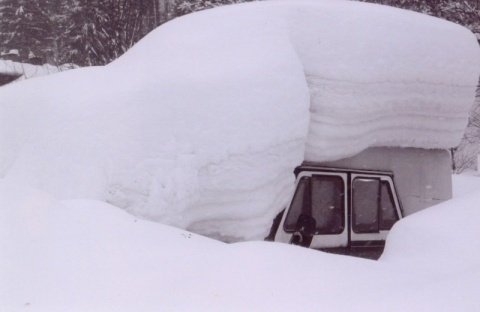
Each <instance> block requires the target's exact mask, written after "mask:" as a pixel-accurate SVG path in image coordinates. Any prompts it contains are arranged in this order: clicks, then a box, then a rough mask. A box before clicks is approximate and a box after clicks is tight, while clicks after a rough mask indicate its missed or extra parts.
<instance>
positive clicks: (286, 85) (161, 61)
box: [0, 0, 480, 242]
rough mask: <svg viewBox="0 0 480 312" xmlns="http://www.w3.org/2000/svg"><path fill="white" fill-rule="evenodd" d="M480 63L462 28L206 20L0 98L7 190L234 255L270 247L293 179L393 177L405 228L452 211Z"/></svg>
mask: <svg viewBox="0 0 480 312" xmlns="http://www.w3.org/2000/svg"><path fill="white" fill-rule="evenodd" d="M478 51H479V49H478V43H477V40H476V38H475V36H474V35H473V34H472V33H471V32H470V31H469V30H467V29H466V28H463V27H461V26H459V25H456V24H453V23H449V22H446V21H443V20H440V19H436V18H433V17H429V16H425V15H422V14H417V13H412V12H408V11H404V10H399V9H394V8H390V7H384V6H379V5H374V4H366V3H360V2H354V1H329V0H325V1H261V2H259V3H249V4H241V5H238V6H237V5H234V6H227V7H221V8H217V9H213V10H206V11H203V12H199V13H195V14H191V15H187V16H184V17H181V18H178V19H175V20H173V21H171V22H169V23H166V24H164V25H162V26H161V27H159V28H158V29H156V30H155V31H153V32H152V33H150V34H149V35H147V36H146V37H145V38H144V39H143V40H141V41H140V42H139V43H138V44H137V45H135V46H134V47H133V48H132V49H131V50H129V51H128V52H127V53H126V54H125V55H123V56H122V57H120V58H119V59H118V60H116V61H114V62H113V63H111V64H109V65H107V66H105V67H92V68H83V69H77V70H74V71H69V72H64V73H60V74H58V75H50V76H48V77H41V78H38V79H32V80H29V81H25V82H20V83H15V84H11V85H8V86H5V87H2V88H1V89H0V127H1V128H0V129H1V136H0V176H1V177H2V178H5V179H7V180H10V181H14V182H17V183H20V184H24V185H31V186H33V187H36V188H39V189H42V190H44V191H46V192H47V193H50V194H52V196H55V197H57V198H60V199H66V198H90V199H97V200H103V201H107V202H109V203H111V204H113V205H115V206H117V207H120V208H122V209H124V210H126V211H128V212H130V213H132V214H134V215H136V216H138V217H142V218H146V219H150V220H154V221H157V222H161V223H165V224H169V225H172V226H176V227H179V228H182V229H187V230H189V231H192V232H195V233H199V234H202V235H206V236H209V237H213V238H216V239H219V240H222V241H226V242H236V241H243V240H262V239H263V238H264V237H265V236H266V235H267V234H268V231H269V229H270V227H271V223H272V220H273V219H274V218H275V216H276V215H277V214H278V213H279V212H280V211H281V210H282V209H284V208H285V207H287V206H288V205H289V202H290V201H291V199H292V194H293V192H294V188H295V175H294V173H293V171H294V168H295V167H297V166H299V165H301V164H302V163H303V162H304V161H308V162H314V163H316V164H322V165H323V166H327V167H334V168H335V167H338V168H342V166H341V164H345V165H346V166H345V167H346V169H355V170H364V169H368V170H378V171H389V172H393V173H394V178H393V179H394V181H395V183H396V184H398V185H397V188H398V193H399V200H400V202H401V203H402V207H403V209H404V213H405V215H408V214H410V213H412V212H414V211H415V210H417V209H416V208H415V207H417V204H418V203H421V204H422V205H423V206H424V207H426V206H429V205H431V204H433V203H438V202H440V201H442V200H445V199H447V198H449V197H450V196H451V177H450V176H449V174H447V173H448V172H449V167H448V166H447V165H446V163H447V161H446V160H445V159H446V158H445V156H444V151H445V150H447V149H448V148H451V147H453V146H456V145H457V144H458V142H459V140H460V139H461V137H462V134H463V132H464V129H465V126H466V123H467V115H468V109H469V107H470V106H471V104H472V103H473V99H474V95H475V89H476V85H477V81H478V74H479V68H480V57H479V53H478ZM408 148H412V149H418V150H417V152H415V153H414V154H417V155H418V156H419V157H420V156H421V155H427V154H425V153H428V151H430V150H432V151H435V150H436V151H437V154H438V155H437V154H435V152H432V153H433V154H431V155H430V154H428V155H430V156H428V157H426V159H425V160H423V161H422V160H420V158H418V160H417V158H410V157H409V158H408V162H407V163H406V164H405V166H404V168H403V169H402V170H397V169H396V168H394V167H395V166H398V165H397V164H396V163H394V162H391V161H389V160H388V159H389V157H388V153H392V154H395V153H397V152H396V151H406V149H408ZM372 149H373V150H375V149H377V151H380V154H379V156H377V157H375V158H372V159H374V162H376V163H373V164H371V165H369V166H368V168H365V167H364V165H365V164H363V163H362V162H363V159H364V158H368V157H367V156H368V155H369V154H370V153H371V151H372ZM424 151H425V152H424ZM434 154H435V155H437V156H435V155H434ZM362 155H363V156H362ZM351 157H353V158H351ZM348 159H351V161H349V160H348ZM437 160H438V161H439V162H440V163H437ZM381 161H385V164H382V162H381ZM406 161H407V160H406ZM348 162H350V165H347V163H348ZM420 162H422V165H421V166H413V167H409V164H410V165H414V164H420ZM325 164H327V165H325ZM353 164H354V165H355V166H354V168H352V166H353ZM336 165H338V166H336ZM384 165H385V166H384ZM383 167H384V168H383ZM419 167H422V168H423V169H422V170H418V168H419ZM405 168H407V169H408V168H410V169H411V170H404V169H405ZM438 168H441V169H440V170H438ZM425 174H426V175H425ZM402 175H404V176H402ZM435 179H437V180H438V181H441V182H440V184H439V185H437V184H435V183H432V181H435ZM408 184H411V185H413V186H414V187H415V188H416V190H415V191H413V192H404V190H406V189H408V188H406V186H408ZM402 185H404V186H402ZM405 185H406V186H405ZM402 192H404V194H403V193H402ZM412 203H413V204H412ZM410 207H412V208H410ZM347 214H348V212H347ZM346 226H347V225H346Z"/></svg>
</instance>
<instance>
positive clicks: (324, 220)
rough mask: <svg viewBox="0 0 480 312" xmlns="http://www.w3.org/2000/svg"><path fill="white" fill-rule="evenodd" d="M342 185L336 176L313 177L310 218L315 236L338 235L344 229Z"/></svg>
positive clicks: (343, 192) (343, 191)
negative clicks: (313, 225)
mask: <svg viewBox="0 0 480 312" xmlns="http://www.w3.org/2000/svg"><path fill="white" fill-rule="evenodd" d="M344 194H345V190H344V183H343V180H342V178H340V177H338V176H313V177H312V181H311V200H312V217H313V218H314V219H315V221H316V222H317V223H316V228H315V234H340V233H342V232H343V230H344V227H345V201H344Z"/></svg>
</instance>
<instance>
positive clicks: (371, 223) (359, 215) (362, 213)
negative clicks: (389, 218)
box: [352, 178, 380, 233]
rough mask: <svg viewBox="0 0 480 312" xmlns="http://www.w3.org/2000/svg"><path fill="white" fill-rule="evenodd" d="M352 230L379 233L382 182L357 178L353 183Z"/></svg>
mask: <svg viewBox="0 0 480 312" xmlns="http://www.w3.org/2000/svg"><path fill="white" fill-rule="evenodd" d="M352 193H353V196H352V197H353V200H352V203H353V205H352V208H353V209H352V212H353V213H352V223H353V224H352V228H353V231H354V232H355V233H377V232H378V231H379V222H378V220H379V219H378V217H379V215H378V212H379V205H380V180H379V179H370V178H355V179H354V180H353V183H352Z"/></svg>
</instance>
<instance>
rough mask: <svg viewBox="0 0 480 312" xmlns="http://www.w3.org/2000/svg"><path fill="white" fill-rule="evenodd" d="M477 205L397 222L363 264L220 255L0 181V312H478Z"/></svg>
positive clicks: (268, 250)
mask: <svg viewBox="0 0 480 312" xmlns="http://www.w3.org/2000/svg"><path fill="white" fill-rule="evenodd" d="M479 195H480V193H479V192H478V191H477V193H476V194H475V195H474V196H470V197H469V198H466V197H465V198H464V199H462V200H461V201H452V202H451V204H443V205H442V206H441V208H439V209H435V208H432V209H429V210H428V213H427V214H423V213H419V214H417V215H415V216H410V217H407V218H406V219H403V220H402V221H400V222H399V223H397V224H396V225H395V228H394V230H393V231H392V234H393V236H392V240H391V241H390V239H389V241H388V242H387V252H388V254H387V255H386V256H385V257H383V258H382V259H381V260H380V261H378V262H375V261H369V260H365V259H359V258H351V257H346V256H337V255H330V254H325V253H322V252H319V251H315V250H311V249H306V248H301V247H296V246H292V245H287V244H277V243H268V242H249V243H238V244H231V245H226V244H223V243H220V242H218V241H214V240H210V239H207V238H204V237H201V236H198V235H195V234H192V233H189V232H185V231H182V230H178V229H175V228H170V227H167V226H164V225H161V224H158V223H153V222H148V221H142V220H138V219H136V218H135V217H134V216H131V215H128V214H126V213H124V212H122V211H120V210H119V209H117V208H115V207H112V206H111V205H108V204H105V203H102V202H98V201H91V200H74V201H72V200H69V201H57V200H55V199H54V198H53V197H51V196H50V195H48V194H45V193H43V192H41V191H37V190H33V189H29V188H26V187H23V186H16V185H12V184H10V183H6V182H3V183H2V182H0V254H1V255H2V256H1V257H0V268H1V270H0V310H2V311H12V312H16V311H23V310H25V309H27V310H29V311H35V312H39V311H42V312H43V311H45V312H46V311H117V312H122V311H129V312H130V311H225V310H228V311H272V310H274V311H294V310H297V309H298V308H299V305H300V306H301V308H302V311H318V310H326V311H392V312H396V311H401V312H404V311H422V312H430V311H431V312H433V311H434V312H439V311H478V310H479V309H480V299H479V297H478V289H479V288H480V282H479V281H480V261H479V257H480V255H479V250H480V230H479V227H478V226H477V225H478V222H479V221H480V210H479V209H475V207H474V206H475V205H476V204H477V203H478V201H479V200H480V197H479ZM426 212H427V211H426ZM446 229H449V230H446ZM465 235H468V236H465ZM466 237H468V240H465V238H466ZM286 293H288V296H286V295H285V294H286Z"/></svg>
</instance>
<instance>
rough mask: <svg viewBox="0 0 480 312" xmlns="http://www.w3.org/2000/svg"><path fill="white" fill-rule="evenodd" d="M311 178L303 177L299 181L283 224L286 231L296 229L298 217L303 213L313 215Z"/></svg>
mask: <svg viewBox="0 0 480 312" xmlns="http://www.w3.org/2000/svg"><path fill="white" fill-rule="evenodd" d="M309 197H310V178H309V177H302V178H301V179H300V181H298V185H297V189H296V191H295V195H293V200H292V204H291V205H290V209H289V210H288V214H287V217H286V218H285V222H284V224H283V229H284V230H285V231H286V232H293V231H295V227H296V225H297V220H298V217H299V216H300V215H301V214H302V213H303V214H307V215H311V212H310V211H309V210H310V200H309Z"/></svg>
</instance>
